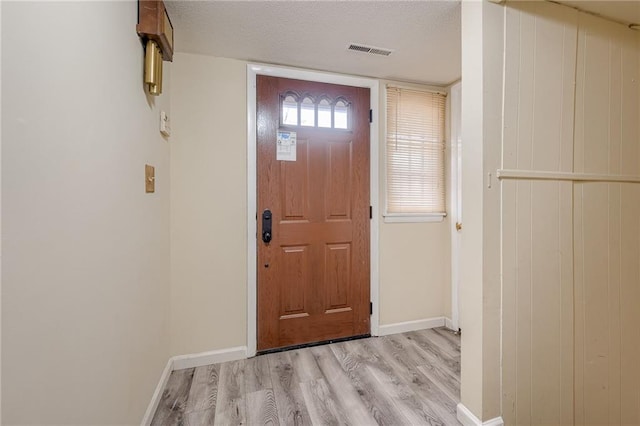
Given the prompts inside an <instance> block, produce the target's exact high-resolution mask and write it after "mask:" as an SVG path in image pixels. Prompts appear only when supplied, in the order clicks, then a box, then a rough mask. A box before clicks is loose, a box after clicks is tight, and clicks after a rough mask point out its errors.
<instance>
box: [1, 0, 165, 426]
mask: <svg viewBox="0 0 640 426" xmlns="http://www.w3.org/2000/svg"><path fill="white" fill-rule="evenodd" d="M136 21H137V3H136V2H131V1H129V2H101V3H99V2H64V3H53V2H42V3H35V2H34V3H31V2H3V4H2V89H3V92H2V114H3V115H2V124H3V126H2V230H3V233H2V398H3V400H2V408H3V410H2V416H3V417H2V423H3V424H7V425H9V424H82V425H89V424H139V422H140V420H141V419H142V416H143V414H144V411H145V409H146V407H147V404H148V403H149V399H150V397H151V394H152V393H153V390H154V388H155V386H156V384H157V382H158V379H159V377H160V374H161V372H162V370H163V368H164V366H165V365H166V362H167V359H168V356H169V328H168V325H169V324H168V312H169V146H168V143H167V142H166V141H165V140H163V138H162V137H161V136H160V134H159V132H158V120H159V110H160V108H161V107H162V108H165V109H167V110H168V108H169V96H168V92H169V86H170V72H169V71H170V66H166V63H165V84H164V86H165V93H166V94H164V95H162V96H161V97H160V98H153V99H152V98H147V97H146V96H145V94H144V91H143V84H142V69H143V65H142V63H143V48H142V45H141V43H140V41H139V38H138V36H137V35H136V32H135V25H136ZM145 163H148V164H152V165H154V166H155V167H156V192H155V194H145V192H144V165H145Z"/></svg>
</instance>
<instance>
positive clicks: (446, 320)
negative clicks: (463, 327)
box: [444, 317, 458, 331]
mask: <svg viewBox="0 0 640 426" xmlns="http://www.w3.org/2000/svg"><path fill="white" fill-rule="evenodd" d="M444 326H445V327H447V328H448V329H449V330H452V331H458V329H457V328H456V327H455V326H454V325H453V320H452V319H451V318H447V317H445V318H444Z"/></svg>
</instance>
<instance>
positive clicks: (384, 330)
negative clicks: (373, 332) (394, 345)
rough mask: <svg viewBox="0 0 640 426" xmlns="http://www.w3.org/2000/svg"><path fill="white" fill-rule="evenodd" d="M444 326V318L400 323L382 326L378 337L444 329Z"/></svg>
mask: <svg viewBox="0 0 640 426" xmlns="http://www.w3.org/2000/svg"><path fill="white" fill-rule="evenodd" d="M444 324H445V319H444V317H436V318H427V319H421V320H416V321H406V322H398V323H395V324H388V325H381V326H380V328H379V329H378V335H379V336H387V335H389V334H398V333H406V332H407V331H416V330H425V329H427V328H435V327H443V326H444Z"/></svg>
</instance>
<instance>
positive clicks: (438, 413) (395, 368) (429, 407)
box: [366, 336, 459, 425]
mask: <svg viewBox="0 0 640 426" xmlns="http://www.w3.org/2000/svg"><path fill="white" fill-rule="evenodd" d="M390 337H391V336H387V338H383V339H372V340H370V341H369V342H366V345H367V346H370V347H371V349H372V350H375V351H377V352H378V353H379V354H380V356H381V358H382V359H383V360H384V361H385V362H386V365H388V366H389V370H384V371H383V372H384V373H385V374H387V375H388V376H390V377H394V378H397V379H398V380H400V381H402V382H403V383H404V387H405V388H406V389H407V390H408V391H409V397H408V398H404V402H405V403H406V404H407V405H409V407H410V408H411V409H412V410H414V411H415V412H422V413H423V417H424V419H425V421H429V422H432V424H434V423H433V422H434V420H433V418H436V419H439V420H441V421H443V422H444V423H445V424H447V425H453V424H457V418H456V405H457V401H458V399H459V398H451V397H450V396H449V394H447V393H446V392H442V390H441V387H440V386H442V387H444V384H442V385H440V386H438V385H436V384H435V383H434V382H433V380H431V379H430V378H429V377H428V376H427V377H424V375H423V374H422V373H421V372H420V371H419V369H418V367H417V366H416V363H415V362H414V361H413V360H411V358H410V357H408V356H407V352H408V351H409V348H407V347H406V346H405V345H403V344H402V342H401V341H394V340H392V339H391V338H390ZM434 379H435V378H434ZM436 381H438V380H437V379H436ZM449 386H450V387H454V386H455V385H453V384H449Z"/></svg>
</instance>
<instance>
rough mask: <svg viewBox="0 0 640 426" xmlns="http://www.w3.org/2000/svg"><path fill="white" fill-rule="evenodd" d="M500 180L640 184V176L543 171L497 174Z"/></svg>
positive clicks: (500, 170)
mask: <svg viewBox="0 0 640 426" xmlns="http://www.w3.org/2000/svg"><path fill="white" fill-rule="evenodd" d="M496 176H497V178H498V179H500V180H503V179H523V180H563V181H571V182H613V183H618V182H619V183H640V176H625V175H606V174H597V173H573V172H550V171H543V170H507V169H499V170H498V171H497V172H496Z"/></svg>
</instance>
